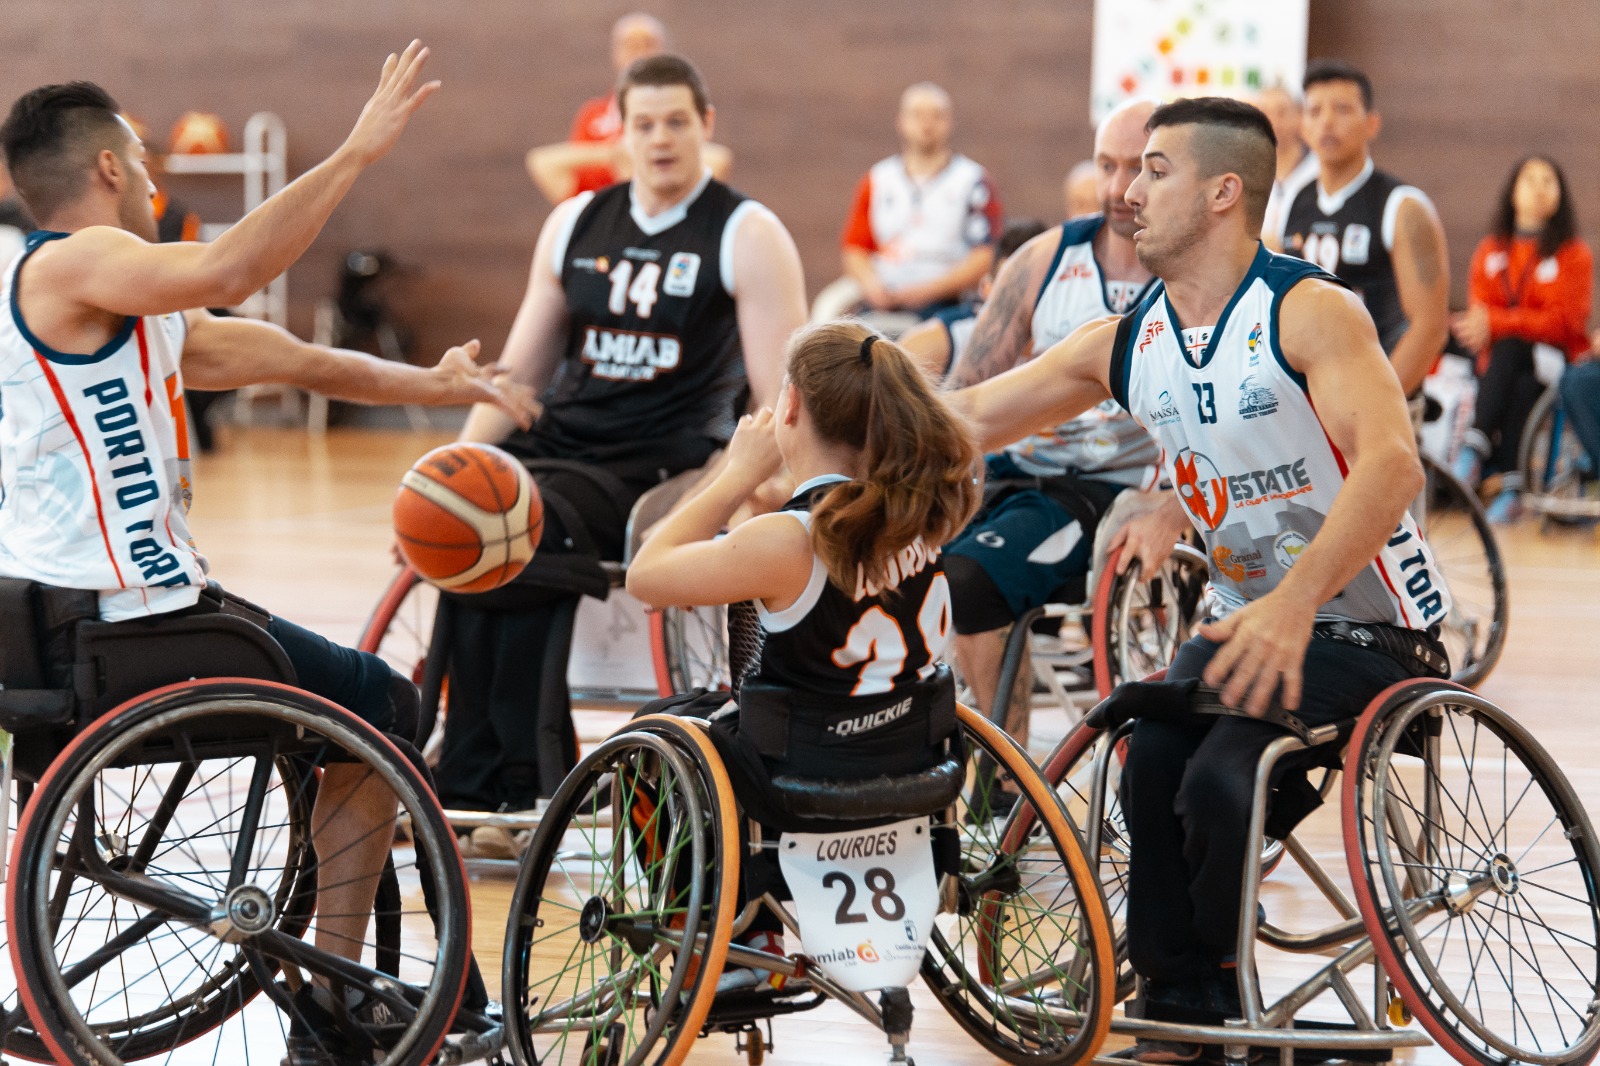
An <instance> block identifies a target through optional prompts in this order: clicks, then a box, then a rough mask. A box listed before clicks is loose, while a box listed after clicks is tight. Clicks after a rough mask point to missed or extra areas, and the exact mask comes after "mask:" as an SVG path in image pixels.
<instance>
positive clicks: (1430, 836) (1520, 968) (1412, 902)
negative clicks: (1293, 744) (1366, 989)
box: [1344, 682, 1600, 1066]
mask: <svg viewBox="0 0 1600 1066" xmlns="http://www.w3.org/2000/svg"><path fill="white" fill-rule="evenodd" d="M1344 772H1345V777H1344V822H1345V847H1346V858H1347V860H1348V863H1349V867H1350V876H1351V880H1352V882H1353V885H1354V888H1355V890H1356V899H1357V903H1358V905H1359V906H1360V909H1361V916H1362V919H1363V921H1364V923H1365V925H1366V928H1367V932H1368V934H1369V935H1370V936H1371V937H1372V939H1373V941H1374V943H1375V944H1376V945H1377V950H1378V958H1379V960H1380V962H1381V963H1382V965H1383V968H1384V970H1385V971H1386V972H1387V974H1388V977H1389V980H1390V981H1392V982H1393V983H1394V986H1395V988H1396V989H1397V990H1398V991H1399V992H1400V994H1401V996H1402V997H1403V998H1404V1000H1405V1003H1406V1006H1407V1007H1409V1008H1410V1010H1411V1012H1412V1013H1413V1014H1414V1015H1415V1016H1416V1017H1417V1019H1418V1020H1420V1021H1421V1022H1422V1024H1423V1026H1424V1027H1425V1028H1426V1029H1427V1030H1428V1032H1429V1033H1430V1034H1431V1035H1432V1036H1433V1038H1434V1039H1435V1040H1437V1041H1438V1042H1439V1045H1440V1046H1441V1047H1442V1048H1443V1049H1444V1050H1445V1051H1447V1052H1448V1053H1449V1054H1450V1055H1451V1056H1452V1057H1454V1058H1455V1059H1456V1060H1457V1061H1458V1062H1461V1063H1463V1064H1466V1066H1476V1064H1482V1066H1491V1064H1499V1063H1504V1062H1506V1061H1507V1060H1510V1061H1514V1062H1525V1063H1535V1064H1539V1066H1560V1064H1567V1063H1583V1062H1587V1061H1588V1060H1589V1059H1590V1058H1592V1057H1593V1055H1594V1053H1595V1050H1596V1047H1597V1046H1600V1006H1597V1003H1600V946H1597V945H1600V888H1597V886H1596V872H1597V871H1600V846H1597V843H1596V841H1595V838H1594V829H1593V827H1592V826H1591V825H1590V824H1589V819H1588V817H1587V815H1586V814H1585V813H1584V810H1583V806H1582V804H1581V803H1580V802H1579V800H1578V798H1577V796H1576V795H1575V794H1574V792H1573V790H1572V787H1571V785H1569V784H1568V782H1567V780H1566V778H1565V777H1563V776H1562V774H1561V771H1560V770H1559V769H1558V768H1557V767H1556V764H1555V762H1554V761H1553V760H1552V759H1551V758H1550V756H1549V755H1548V754H1547V753H1546V752H1545V750H1544V749H1543V748H1541V747H1540V746H1539V745H1538V743H1537V742H1536V741H1534V739H1533V738H1532V737H1531V736H1530V735H1529V734H1528V733H1527V731H1526V730H1524V729H1523V728H1522V727H1521V726H1520V725H1518V724H1517V723H1516V722H1515V721H1514V720H1513V719H1512V718H1511V716H1510V715H1508V714H1506V713H1505V712H1504V711H1501V710H1500V709H1499V708H1497V707H1495V706H1494V705H1493V704H1491V703H1489V702H1488V701H1486V700H1484V699H1482V698H1481V697H1479V696H1477V695H1476V694H1474V693H1471V692H1468V691H1466V690H1464V689H1460V688H1456V687H1455V686H1452V685H1448V684H1444V683H1439V682H1411V683H1408V684H1406V685H1403V686H1397V687H1396V688H1395V689H1391V690H1390V691H1389V692H1388V693H1386V694H1384V696H1383V697H1380V700H1379V701H1375V703H1374V706H1373V707H1372V708H1371V709H1369V710H1368V711H1367V712H1366V713H1365V714H1364V715H1363V716H1362V717H1361V719H1360V720H1359V721H1358V722H1357V724H1356V728H1355V732H1354V734H1353V736H1352V737H1351V741H1350V747H1349V749H1348V751H1347V753H1346V757H1345V771H1344Z"/></svg>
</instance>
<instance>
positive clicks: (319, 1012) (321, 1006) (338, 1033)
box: [280, 985, 390, 1066]
mask: <svg viewBox="0 0 1600 1066" xmlns="http://www.w3.org/2000/svg"><path fill="white" fill-rule="evenodd" d="M332 1002H333V1001H332V999H331V997H330V995H329V993H328V991H327V989H324V988H321V987H318V986H316V985H304V986H302V987H301V989H300V991H298V992H296V993H295V994H294V1001H293V1004H294V1005H293V1008H292V1009H291V1011H290V1014H289V1033H288V1036H287V1037H286V1039H285V1054H284V1056H283V1061H282V1063H281V1064H280V1066H371V1063H372V1058H373V1054H372V1053H373V1047H372V1045H371V1044H370V1043H368V1042H367V1041H364V1040H362V1039H361V1037H360V1034H359V1032H358V1030H359V1029H360V1027H361V1026H362V1024H363V1023H368V1024H383V1023H384V1022H386V1021H388V1020H390V1018H389V1010H388V1007H387V1006H386V1005H384V1004H383V1003H382V1002H378V1001H374V1003H373V1005H372V1006H373V1009H372V1010H370V1011H368V1012H366V1013H367V1014H369V1015H372V1017H370V1018H369V1017H363V1016H362V1013H363V1012H362V1011H361V1010H360V1009H359V1008H358V1009H356V1010H352V1011H351V1012H350V1015H349V1017H347V1018H345V1019H341V1018H338V1017H335V1015H334V1012H333V1007H332ZM380 1014H381V1017H380V1016H379V1015H380Z"/></svg>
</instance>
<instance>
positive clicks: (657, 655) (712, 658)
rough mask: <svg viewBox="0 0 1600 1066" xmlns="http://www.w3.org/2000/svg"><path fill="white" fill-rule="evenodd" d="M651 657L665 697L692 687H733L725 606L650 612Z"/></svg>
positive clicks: (675, 608)
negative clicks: (729, 664) (729, 663)
mask: <svg viewBox="0 0 1600 1066" xmlns="http://www.w3.org/2000/svg"><path fill="white" fill-rule="evenodd" d="M650 654H651V659H652V660H653V662H654V664H655V671H656V688H657V690H658V691H659V692H660V694H661V695H663V696H671V695H673V694H674V693H678V692H688V691H689V690H690V689H692V688H696V687H704V688H731V687H733V675H732V671H731V670H730V669H729V666H728V609H727V608H726V607H668V608H665V609H663V610H660V611H651V612H650Z"/></svg>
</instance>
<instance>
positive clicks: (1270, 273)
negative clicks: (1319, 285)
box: [1261, 252, 1349, 396]
mask: <svg viewBox="0 0 1600 1066" xmlns="http://www.w3.org/2000/svg"><path fill="white" fill-rule="evenodd" d="M1267 257H1268V262H1267V264H1266V266H1265V267H1264V268H1263V269H1262V271H1261V276H1262V278H1264V279H1265V280H1266V283H1267V286H1268V287H1269V288H1271V289H1272V308H1271V310H1270V311H1269V313H1268V315H1267V322H1268V324H1269V325H1268V328H1269V329H1270V330H1271V332H1270V333H1269V334H1268V342H1267V343H1268V345H1269V346H1270V347H1271V348H1272V358H1274V359H1276V360H1277V361H1278V366H1280V367H1282V368H1283V372H1284V373H1285V374H1287V375H1288V376H1289V380H1291V381H1293V382H1294V383H1295V384H1296V385H1299V386H1300V391H1301V392H1304V393H1306V394H1307V395H1308V396H1309V395H1310V393H1311V390H1310V389H1309V388H1307V386H1306V376H1305V375H1304V374H1302V373H1300V371H1298V370H1296V369H1295V368H1294V367H1292V366H1290V365H1289V360H1287V359H1285V358H1284V356H1283V345H1282V344H1280V343H1279V341H1278V318H1279V315H1280V314H1281V311H1282V307H1283V298H1284V297H1285V296H1287V295H1289V290H1290V289H1292V288H1294V287H1295V286H1296V285H1298V284H1300V283H1301V282H1302V281H1305V280H1306V279H1307V278H1315V279H1317V280H1318V281H1331V282H1333V283H1334V284H1335V285H1338V286H1340V287H1341V288H1349V286H1348V285H1345V283H1344V282H1342V281H1340V280H1339V279H1338V278H1337V277H1335V276H1334V275H1332V274H1330V273H1328V272H1327V271H1326V270H1323V269H1322V268H1321V267H1319V266H1317V265H1316V264H1315V263H1309V262H1307V261H1306V260H1304V259H1301V258H1299V257H1298V256H1293V255H1277V254H1274V253H1272V252H1268V253H1267Z"/></svg>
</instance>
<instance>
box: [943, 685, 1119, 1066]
mask: <svg viewBox="0 0 1600 1066" xmlns="http://www.w3.org/2000/svg"><path fill="white" fill-rule="evenodd" d="M960 714H961V728H962V732H963V735H964V738H965V741H966V744H967V745H968V754H969V758H968V767H969V769H968V781H967V786H966V788H965V790H964V791H963V794H962V797H961V800H960V801H959V803H958V804H957V807H956V812H955V817H956V823H955V828H956V829H957V830H958V833H959V840H960V869H959V873H958V874H956V875H947V880H946V899H947V902H952V901H953V907H952V908H950V909H949V910H947V911H945V912H944V913H941V914H940V915H939V916H938V918H936V919H935V922H934V929H933V933H932V936H931V937H930V939H929V943H928V954H927V957H926V959H925V960H924V962H923V966H922V976H923V979H924V980H925V981H926V982H927V983H928V986H929V988H931V989H932V990H933V994H934V995H935V996H936V997H937V998H938V1000H939V1002H940V1003H941V1004H942V1005H943V1006H944V1008H945V1010H946V1011H948V1012H949V1013H950V1015H951V1016H952V1017H953V1018H955V1020H956V1021H957V1022H958V1023H959V1024H960V1025H961V1027H962V1028H963V1029H965V1030H966V1031H967V1032H968V1033H970V1034H971V1035H972V1036H973V1037H974V1038H975V1039H976V1040H977V1041H978V1043H979V1044H981V1045H982V1046H983V1048H984V1049H985V1050H986V1051H988V1052H989V1053H990V1054H993V1055H996V1056H998V1057H999V1058H1002V1059H1004V1060H1006V1061H1007V1062H1014V1063H1075V1062H1079V1061H1084V1060H1087V1059H1089V1058H1091V1057H1093V1055H1094V1054H1095V1053H1096V1052H1097V1051H1098V1050H1099V1048H1100V1045H1101V1044H1102V1043H1103V1042H1104V1040H1105V1037H1106V1034H1107V1032H1109V1031H1110V1027H1111V1010H1112V1007H1113V1006H1114V1005H1115V999H1116V995H1115V992H1116V978H1115V973H1116V971H1115V968H1114V967H1115V958H1114V953H1113V944H1112V936H1111V929H1110V924H1109V921H1108V919H1107V915H1106V904H1105V900H1104V898H1103V897H1102V896H1101V893H1100V885H1099V883H1098V881H1097V880H1096V879H1095V873H1094V868H1093V866H1092V865H1091V864H1090V862H1089V860H1088V859H1087V858H1086V857H1085V856H1084V852H1083V845H1082V843H1081V840H1080V838H1079V836H1078V833H1077V831H1076V830H1075V829H1074V828H1073V825H1072V823H1071V821H1070V819H1069V818H1068V817H1067V814H1066V812H1065V811H1064V810H1063V809H1062V807H1061V804H1060V803H1059V802H1058V801H1057V799H1056V796H1055V794H1054V793H1053V792H1052V791H1051V790H1050V787H1049V786H1048V785H1047V784H1045V782H1044V780H1043V779H1042V778H1041V777H1040V776H1039V772H1038V770H1037V768H1036V767H1035V766H1034V765H1033V763H1032V762H1030V761H1029V760H1028V757H1027V756H1026V755H1025V754H1024V753H1023V751H1022V749H1021V748H1019V747H1018V746H1017V745H1016V743H1015V742H1013V741H1012V740H1011V739H1010V738H1009V737H1007V736H1006V735H1005V734H1004V733H1002V732H1001V731H1000V730H999V729H997V728H996V727H995V726H994V725H993V724H991V723H990V722H988V721H987V720H986V719H984V718H982V717H981V716H979V715H978V714H976V713H975V712H973V711H970V710H968V709H967V708H966V707H962V708H961V709H960Z"/></svg>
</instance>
